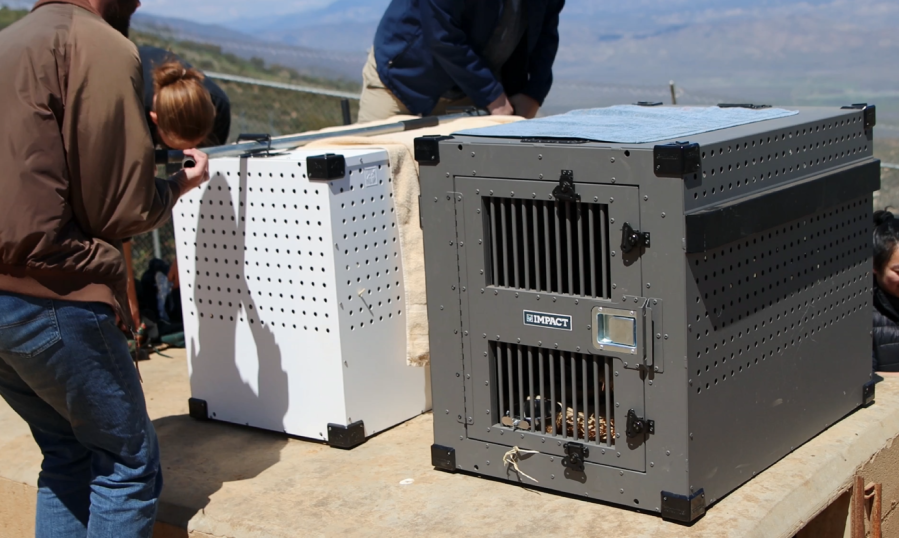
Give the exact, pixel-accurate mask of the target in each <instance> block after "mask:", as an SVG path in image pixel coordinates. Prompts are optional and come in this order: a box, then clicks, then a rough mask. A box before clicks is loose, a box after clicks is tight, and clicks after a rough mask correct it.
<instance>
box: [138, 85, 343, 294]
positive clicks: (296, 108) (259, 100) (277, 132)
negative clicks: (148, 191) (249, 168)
mask: <svg viewBox="0 0 899 538" xmlns="http://www.w3.org/2000/svg"><path fill="white" fill-rule="evenodd" d="M205 74H206V76H208V77H209V78H211V79H214V80H215V81H216V82H217V83H218V84H219V86H221V87H222V89H223V90H225V92H226V93H227V94H228V98H229V100H230V101H231V135H230V137H229V140H230V141H235V140H236V139H237V138H238V136H239V135H240V134H241V133H249V132H252V133H266V134H268V135H271V136H272V137H279V136H282V135H292V134H294V133H302V132H306V131H313V130H318V129H324V128H326V127H335V126H339V125H346V124H349V123H352V120H353V117H354V116H355V115H356V113H357V111H358V108H359V94H358V93H355V92H348V91H341V90H333V89H327V88H317V87H313V86H301V85H296V84H287V83H283V82H275V81H269V80H259V79H252V78H248V77H242V76H238V75H228V74H224V73H215V72H206V73H205ZM276 140H277V138H276ZM253 144H255V143H253V142H251V143H249V145H253ZM297 145H300V144H297ZM294 147H296V146H294ZM175 256H176V252H175V234H174V228H173V227H172V225H171V223H167V224H166V225H165V226H163V227H162V228H160V229H158V230H154V231H153V232H151V233H148V234H144V235H140V236H138V237H135V238H134V239H133V240H132V260H133V263H134V272H135V277H136V278H137V279H140V277H141V275H142V274H143V272H144V271H146V269H147V267H148V265H149V263H150V261H151V260H152V259H154V258H157V259H161V260H163V261H165V262H166V263H167V264H171V263H172V262H174V261H175Z"/></svg>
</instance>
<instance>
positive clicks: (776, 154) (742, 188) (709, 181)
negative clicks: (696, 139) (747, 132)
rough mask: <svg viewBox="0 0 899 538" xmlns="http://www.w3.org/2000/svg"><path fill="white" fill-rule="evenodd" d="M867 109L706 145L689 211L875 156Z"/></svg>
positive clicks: (689, 189)
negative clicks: (866, 124) (868, 129)
mask: <svg viewBox="0 0 899 538" xmlns="http://www.w3.org/2000/svg"><path fill="white" fill-rule="evenodd" d="M872 154H873V144H872V143H871V141H870V140H869V139H868V136H867V134H866V133H865V129H864V117H863V114H862V113H856V114H853V115H851V116H846V117H843V118H842V119H830V120H826V121H822V122H816V123H810V124H806V125H802V126H799V127H793V128H791V129H785V130H779V131H772V132H771V133H767V134H765V135H758V136H755V137H747V138H740V139H735V140H733V141H728V142H725V143H721V144H714V145H709V146H703V147H702V173H701V175H700V174H694V175H693V176H692V178H688V179H687V182H686V183H685V186H686V194H685V196H686V200H685V206H686V209H687V210H688V211H689V210H691V209H696V208H700V207H706V206H712V205H717V204H720V203H722V202H724V201H726V200H730V199H733V198H737V197H741V196H745V195H747V194H749V193H751V192H755V191H759V190H763V189H769V188H771V187H773V186H776V185H778V184H782V183H787V182H791V181H794V180H796V179H799V178H802V177H807V176H810V175H814V174H819V173H822V172H825V171H826V170H828V169H829V168H833V167H836V166H843V165H847V164H850V163H852V162H855V161H859V160H862V159H864V158H866V157H870V156H871V155H872Z"/></svg>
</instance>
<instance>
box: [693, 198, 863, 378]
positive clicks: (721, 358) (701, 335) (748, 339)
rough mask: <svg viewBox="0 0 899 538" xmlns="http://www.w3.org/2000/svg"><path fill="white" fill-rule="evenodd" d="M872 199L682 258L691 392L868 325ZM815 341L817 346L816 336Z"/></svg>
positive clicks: (850, 203)
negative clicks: (844, 328)
mask: <svg viewBox="0 0 899 538" xmlns="http://www.w3.org/2000/svg"><path fill="white" fill-rule="evenodd" d="M871 230H872V215H871V199H870V198H862V199H858V200H855V201H852V202H848V203H846V204H844V205H842V206H839V207H836V208H833V209H829V210H827V211H823V212H820V213H817V214H815V215H812V216H810V217H808V218H805V219H801V220H797V221H794V222H792V223H789V224H786V225H784V226H780V227H778V228H776V229H772V230H768V231H766V232H764V233H759V234H756V235H753V236H751V237H748V238H746V239H744V240H741V241H739V242H736V243H732V244H730V245H727V246H724V247H721V248H718V249H715V250H712V251H709V252H706V253H702V254H694V255H688V256H687V259H688V263H689V265H690V275H691V281H690V282H689V283H688V307H687V316H688V317H687V323H688V324H689V329H688V339H689V344H688V353H689V357H690V359H691V360H690V368H691V370H690V377H691V379H692V381H691V382H692V385H691V388H692V390H693V391H694V392H695V393H696V394H697V395H702V394H706V393H707V392H709V391H713V390H715V389H716V387H718V386H720V385H722V384H726V383H731V384H732V383H734V382H735V381H738V380H739V379H740V376H741V375H742V374H745V373H748V372H750V371H751V370H754V369H755V370H757V369H759V368H764V365H765V364H766V363H769V362H770V361H782V360H791V359H793V358H794V355H795V354H794V350H795V349H797V348H798V347H799V346H806V347H805V349H806V350H808V349H809V346H814V345H818V344H816V343H815V337H816V335H817V334H818V333H820V332H821V331H833V330H834V329H835V327H837V326H839V325H840V324H841V323H844V322H845V320H846V319H847V318H849V317H851V316H865V317H867V318H870V315H871V311H870V307H869V305H870V304H871V299H870V297H871V274H870V271H869V269H870V266H871V246H870V237H871ZM819 340H820V339H819Z"/></svg>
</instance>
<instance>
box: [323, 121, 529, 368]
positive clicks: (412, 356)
mask: <svg viewBox="0 0 899 538" xmlns="http://www.w3.org/2000/svg"><path fill="white" fill-rule="evenodd" d="M409 119H414V117H413V116H396V117H394V118H390V119H389V120H385V121H383V122H373V123H370V124H367V125H378V124H382V123H393V122H397V121H401V120H409ZM521 119H522V118H520V117H517V116H481V117H472V118H463V119H459V120H455V121H452V122H449V123H445V124H443V125H439V126H437V127H429V128H425V129H418V130H415V131H405V132H401V133H394V134H386V135H379V136H372V137H362V136H340V131H341V128H333V129H326V130H323V131H322V132H333V133H334V138H328V139H324V140H320V141H317V142H314V143H312V144H309V145H308V146H306V148H316V147H317V148H321V149H323V150H325V149H337V148H346V149H348V148H353V147H356V148H358V147H368V148H371V147H378V148H383V149H385V150H386V151H387V154H388V155H389V159H390V171H391V174H392V175H393V203H394V205H395V207H396V219H397V225H398V226H399V233H400V249H401V252H402V256H403V282H404V284H405V287H406V309H405V312H406V362H407V363H408V364H409V365H410V366H424V365H426V364H428V361H429V360H430V348H429V344H428V301H427V294H426V293H425V258H424V245H423V239H422V232H421V228H420V227H419V218H418V217H419V205H418V201H419V200H418V197H419V195H420V194H421V189H420V187H419V182H418V163H417V162H415V154H414V151H413V142H414V140H415V139H416V138H418V137H420V136H425V135H449V134H452V133H454V132H456V131H461V130H464V129H474V128H476V127H487V126H490V125H500V124H505V123H511V122H514V121H520V120H521ZM353 127H358V126H355V125H354V126H353ZM343 129H345V128H343Z"/></svg>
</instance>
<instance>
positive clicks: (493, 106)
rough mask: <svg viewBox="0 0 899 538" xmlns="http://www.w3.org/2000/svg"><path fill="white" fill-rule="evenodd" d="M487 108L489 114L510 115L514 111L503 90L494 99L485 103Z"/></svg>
mask: <svg viewBox="0 0 899 538" xmlns="http://www.w3.org/2000/svg"><path fill="white" fill-rule="evenodd" d="M487 110H488V111H490V115H491V116H511V115H512V114H513V113H514V112H515V110H514V109H513V108H512V104H511V103H510V102H509V98H508V97H507V96H506V94H505V92H503V94H502V95H500V96H499V97H497V98H496V101H493V102H492V103H490V104H489V105H487Z"/></svg>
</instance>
